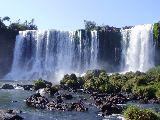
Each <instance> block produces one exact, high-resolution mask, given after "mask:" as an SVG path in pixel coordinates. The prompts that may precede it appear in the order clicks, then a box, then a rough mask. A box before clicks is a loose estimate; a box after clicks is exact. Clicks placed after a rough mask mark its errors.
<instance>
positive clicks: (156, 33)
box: [153, 23, 159, 40]
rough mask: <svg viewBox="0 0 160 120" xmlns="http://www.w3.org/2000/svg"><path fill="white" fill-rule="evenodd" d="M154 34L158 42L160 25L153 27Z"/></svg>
mask: <svg viewBox="0 0 160 120" xmlns="http://www.w3.org/2000/svg"><path fill="white" fill-rule="evenodd" d="M153 33H154V37H155V38H156V39H157V40H158V36H159V34H158V25H157V23H155V24H154V26H153Z"/></svg>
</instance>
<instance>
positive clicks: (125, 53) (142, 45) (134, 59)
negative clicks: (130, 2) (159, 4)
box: [121, 24, 155, 72]
mask: <svg viewBox="0 0 160 120" xmlns="http://www.w3.org/2000/svg"><path fill="white" fill-rule="evenodd" d="M121 34H122V43H121V44H122V60H121V71H137V70H139V71H143V72H145V71H147V70H148V69H149V68H151V67H154V53H155V52H154V51H155V46H154V43H153V25H152V24H146V25H137V26H135V27H132V28H131V29H125V30H123V29H121Z"/></svg>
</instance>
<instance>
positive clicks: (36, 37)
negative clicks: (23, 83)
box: [5, 30, 99, 80]
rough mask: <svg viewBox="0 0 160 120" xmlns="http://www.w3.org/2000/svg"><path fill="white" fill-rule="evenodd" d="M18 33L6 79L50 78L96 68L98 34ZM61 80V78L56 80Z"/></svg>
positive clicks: (54, 31)
mask: <svg viewBox="0 0 160 120" xmlns="http://www.w3.org/2000/svg"><path fill="white" fill-rule="evenodd" d="M81 32H82V31H79V32H78V33H77V31H60V30H38V31H35V30H33V31H20V32H19V35H18V36H17V37H16V44H15V50H14V60H13V64H12V69H11V72H10V73H8V74H7V75H6V77H5V79H18V80H21V79H26V80H35V79H37V78H39V77H41V78H43V79H46V80H48V79H53V77H56V74H57V76H60V73H61V74H62V76H63V75H64V74H71V73H75V72H77V73H83V72H86V71H87V70H89V69H95V68H97V65H98V64H97V54H98V47H99V40H98V39H97V31H92V32H91V38H89V37H88V36H87V31H85V35H84V36H85V39H84V37H82V33H81ZM59 79H60V78H59Z"/></svg>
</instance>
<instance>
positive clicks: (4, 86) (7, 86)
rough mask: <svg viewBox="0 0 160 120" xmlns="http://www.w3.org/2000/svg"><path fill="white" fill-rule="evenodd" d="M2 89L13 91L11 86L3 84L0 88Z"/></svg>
mask: <svg viewBox="0 0 160 120" xmlns="http://www.w3.org/2000/svg"><path fill="white" fill-rule="evenodd" d="M2 89H14V87H13V85H9V84H5V85H3V86H2Z"/></svg>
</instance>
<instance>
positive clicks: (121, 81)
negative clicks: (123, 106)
mask: <svg viewBox="0 0 160 120" xmlns="http://www.w3.org/2000/svg"><path fill="white" fill-rule="evenodd" d="M127 81H128V78H127V77H126V76H125V75H121V74H119V73H114V74H112V75H111V76H110V78H109V82H110V83H111V84H112V85H113V86H114V89H115V91H116V92H120V91H121V88H122V87H123V86H124V85H125V83H126V82H127Z"/></svg>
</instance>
